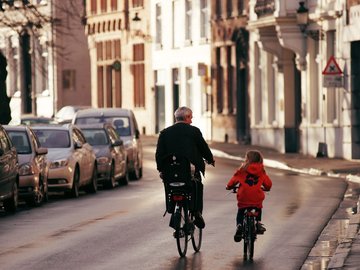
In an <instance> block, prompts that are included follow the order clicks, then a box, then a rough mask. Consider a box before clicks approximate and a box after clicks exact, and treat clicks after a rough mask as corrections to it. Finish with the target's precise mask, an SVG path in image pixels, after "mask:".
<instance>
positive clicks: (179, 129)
mask: <svg viewBox="0 0 360 270" xmlns="http://www.w3.org/2000/svg"><path fill="white" fill-rule="evenodd" d="M170 154H176V155H182V156H185V157H186V158H187V159H189V161H190V162H191V163H192V164H194V165H195V168H196V169H197V170H199V171H201V172H202V173H203V174H204V173H205V163H204V159H205V160H206V161H207V162H208V163H212V162H213V160H214V158H213V155H212V153H211V151H210V148H209V146H208V145H207V143H206V141H205V140H204V138H203V136H202V134H201V131H200V129H198V128H197V127H194V126H191V125H189V124H186V123H182V122H178V123H175V124H174V125H172V126H170V127H168V128H166V129H164V130H162V131H161V132H160V135H159V139H158V143H157V148H156V154H155V158H156V165H157V169H158V171H160V172H161V170H162V167H163V164H162V161H163V160H164V158H165V157H167V156H168V155H170Z"/></svg>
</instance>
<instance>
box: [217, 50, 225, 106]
mask: <svg viewBox="0 0 360 270" xmlns="http://www.w3.org/2000/svg"><path fill="white" fill-rule="evenodd" d="M220 60H221V48H220V47H218V48H216V105H217V111H218V113H221V112H222V111H223V91H222V89H223V81H224V80H223V68H222V66H221V61H220Z"/></svg>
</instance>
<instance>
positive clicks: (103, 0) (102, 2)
mask: <svg viewBox="0 0 360 270" xmlns="http://www.w3.org/2000/svg"><path fill="white" fill-rule="evenodd" d="M100 9H101V12H106V11H107V0H100Z"/></svg>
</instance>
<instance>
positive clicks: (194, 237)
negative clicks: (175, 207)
mask: <svg viewBox="0 0 360 270" xmlns="http://www.w3.org/2000/svg"><path fill="white" fill-rule="evenodd" d="M194 219H195V218H194V216H193V215H192V214H191V221H190V224H189V226H191V227H192V230H191V243H192V245H193V248H194V250H195V252H198V251H199V250H200V248H201V241H202V229H200V228H198V227H196V226H195V225H194Z"/></svg>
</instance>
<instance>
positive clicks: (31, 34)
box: [0, 0, 90, 123]
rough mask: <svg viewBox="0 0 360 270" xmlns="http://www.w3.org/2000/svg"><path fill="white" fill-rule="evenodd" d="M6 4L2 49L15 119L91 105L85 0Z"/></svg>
mask: <svg viewBox="0 0 360 270" xmlns="http://www.w3.org/2000/svg"><path fill="white" fill-rule="evenodd" d="M4 2H6V3H3V5H2V11H1V12H2V13H3V16H2V19H0V50H1V51H2V52H3V54H4V55H5V57H6V59H7V71H8V77H7V92H8V95H9V96H10V97H12V100H11V108H12V118H13V123H17V122H18V121H19V117H20V115H21V114H34V115H39V116H40V115H42V116H48V117H51V116H53V114H54V113H55V112H56V111H57V110H59V109H60V108H61V107H63V106H65V105H70V104H71V105H90V91H89V89H90V82H89V79H88V78H89V77H90V60H89V54H88V52H87V50H86V48H87V43H86V37H85V34H84V26H83V25H82V20H81V19H82V16H83V11H84V10H83V6H82V1H80V0H77V1H60V0H59V1H44V0H42V1H39V0H37V1H4ZM5 14H6V16H5Z"/></svg>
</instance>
